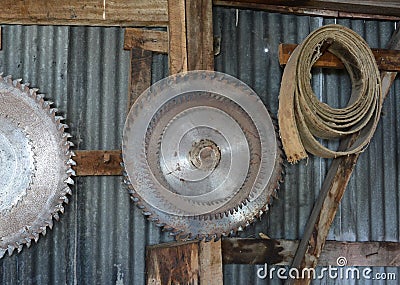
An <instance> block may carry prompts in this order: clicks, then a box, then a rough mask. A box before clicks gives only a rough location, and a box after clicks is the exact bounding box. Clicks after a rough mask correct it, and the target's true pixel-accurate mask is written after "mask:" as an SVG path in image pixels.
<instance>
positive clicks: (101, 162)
mask: <svg viewBox="0 0 400 285" xmlns="http://www.w3.org/2000/svg"><path fill="white" fill-rule="evenodd" d="M75 154H76V156H75V157H74V160H75V162H76V166H74V170H75V173H76V175H77V176H100V175H107V176H108V175H121V174H122V167H121V161H122V159H121V151H120V150H77V151H75Z"/></svg>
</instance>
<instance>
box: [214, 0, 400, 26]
mask: <svg viewBox="0 0 400 285" xmlns="http://www.w3.org/2000/svg"><path fill="white" fill-rule="evenodd" d="M214 4H215V5H219V6H227V7H236V8H247V9H256V10H264V11H269V12H278V13H285V14H296V15H310V16H323V17H334V18H358V19H379V20H392V21H398V20H400V6H399V5H398V3H397V1H391V0H385V1H373V0H367V1H358V0H350V1H341V0H315V1H293V0H269V1H264V0H233V1H229V0H214Z"/></svg>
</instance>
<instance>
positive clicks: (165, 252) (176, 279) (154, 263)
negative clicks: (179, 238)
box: [146, 242, 206, 285]
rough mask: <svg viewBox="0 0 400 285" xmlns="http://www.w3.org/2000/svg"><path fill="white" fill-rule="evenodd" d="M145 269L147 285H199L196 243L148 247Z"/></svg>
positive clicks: (197, 248) (197, 247)
mask: <svg viewBox="0 0 400 285" xmlns="http://www.w3.org/2000/svg"><path fill="white" fill-rule="evenodd" d="M146 268H147V276H146V284H148V285H153V284H160V285H161V284H165V285H167V284H171V285H172V284H200V282H199V271H200V269H199V246H198V243H195V242H179V243H168V244H159V245H153V246H148V247H147V248H146ZM204 284H206V283H204Z"/></svg>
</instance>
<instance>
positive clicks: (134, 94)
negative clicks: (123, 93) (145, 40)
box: [128, 48, 153, 111]
mask: <svg viewBox="0 0 400 285" xmlns="http://www.w3.org/2000/svg"><path fill="white" fill-rule="evenodd" d="M152 57H153V53H152V52H151V51H148V50H144V49H139V48H132V49H131V70H130V81H129V85H130V86H129V94H128V111H129V109H130V108H131V106H132V104H133V103H134V102H135V100H136V99H137V98H138V97H139V95H140V94H142V92H143V91H144V90H146V89H147V88H149V87H150V85H151V63H152Z"/></svg>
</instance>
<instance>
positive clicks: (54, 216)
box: [53, 212, 60, 221]
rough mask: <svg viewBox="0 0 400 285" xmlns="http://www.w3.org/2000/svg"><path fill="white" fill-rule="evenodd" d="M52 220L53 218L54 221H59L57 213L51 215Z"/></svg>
mask: <svg viewBox="0 0 400 285" xmlns="http://www.w3.org/2000/svg"><path fill="white" fill-rule="evenodd" d="M53 218H54V219H55V220H56V221H59V220H60V216H59V215H58V213H57V212H55V213H53Z"/></svg>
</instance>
